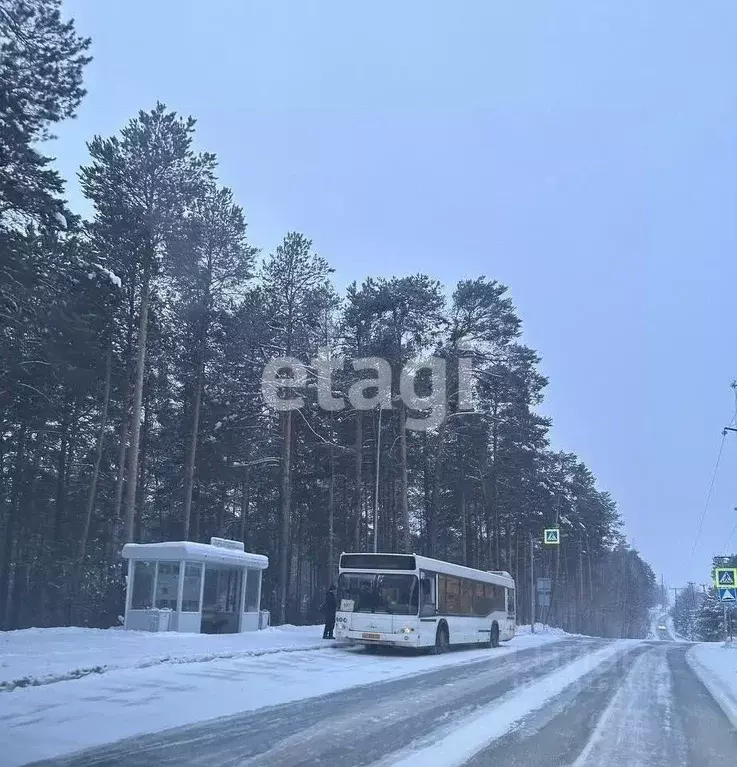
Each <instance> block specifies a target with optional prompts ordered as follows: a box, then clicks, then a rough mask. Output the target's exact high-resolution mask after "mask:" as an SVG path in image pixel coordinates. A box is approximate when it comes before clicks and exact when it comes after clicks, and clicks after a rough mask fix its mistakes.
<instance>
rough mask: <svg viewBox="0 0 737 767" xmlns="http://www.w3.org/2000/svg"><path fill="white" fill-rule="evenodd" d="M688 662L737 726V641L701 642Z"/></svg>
mask: <svg viewBox="0 0 737 767" xmlns="http://www.w3.org/2000/svg"><path fill="white" fill-rule="evenodd" d="M687 660H688V662H689V665H690V666H691V668H692V669H693V670H694V672H695V673H696V675H697V676H698V677H699V678H700V679H701V681H702V682H703V683H704V685H705V686H706V688H707V689H708V690H709V692H710V693H711V695H712V697H713V698H714V700H716V701H717V703H718V704H719V705H720V706H721V708H722V710H723V711H724V713H725V714H726V715H727V717H728V719H729V720H730V721H731V722H732V724H733V726H734V727H735V728H737V642H733V643H732V644H731V645H727V646H725V645H724V643H723V642H718V643H717V642H702V643H701V644H697V645H694V647H693V648H692V649H691V650H690V651H689V653H688V655H687Z"/></svg>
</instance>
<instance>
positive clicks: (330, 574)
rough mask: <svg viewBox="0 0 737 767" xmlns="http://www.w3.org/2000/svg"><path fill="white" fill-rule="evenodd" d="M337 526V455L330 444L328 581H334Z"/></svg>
mask: <svg viewBox="0 0 737 767" xmlns="http://www.w3.org/2000/svg"><path fill="white" fill-rule="evenodd" d="M334 526H335V456H334V448H333V446H332V445H331V446H330V481H329V482H328V575H327V581H328V583H329V584H330V583H332V582H333V577H334V572H333V559H334V558H335V552H334V550H333V549H334V542H333V528H334Z"/></svg>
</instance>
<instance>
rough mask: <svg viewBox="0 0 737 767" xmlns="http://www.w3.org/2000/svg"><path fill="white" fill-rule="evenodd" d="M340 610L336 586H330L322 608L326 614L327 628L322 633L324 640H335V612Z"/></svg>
mask: <svg viewBox="0 0 737 767" xmlns="http://www.w3.org/2000/svg"><path fill="white" fill-rule="evenodd" d="M337 608H338V602H337V600H336V599H335V586H333V584H332V583H331V584H330V588H329V589H328V590H327V593H326V594H325V601H324V602H323V603H322V605H321V606H320V609H321V610H322V611H323V612H324V614H325V628H324V630H323V632H322V638H323V639H335V637H334V636H333V631H334V629H335V611H336V610H337Z"/></svg>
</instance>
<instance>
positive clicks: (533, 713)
mask: <svg viewBox="0 0 737 767" xmlns="http://www.w3.org/2000/svg"><path fill="white" fill-rule="evenodd" d="M515 643H516V644H515ZM703 648H705V649H703ZM699 652H700V654H698V653H699ZM694 653H696V655H693V657H692V654H694ZM733 654H735V655H737V653H732V652H730V651H728V650H726V649H725V650H724V652H723V653H721V654H719V653H718V648H716V647H706V646H696V647H694V646H693V645H690V644H687V643H679V642H671V641H660V640H656V641H639V640H620V641H611V640H603V639H593V638H582V637H577V638H561V637H555V636H548V637H545V636H539V635H535V636H529V635H528V636H521V637H519V638H518V639H516V640H514V642H512V643H511V644H510V645H507V646H505V647H502V648H499V649H496V650H468V651H456V652H452V653H449V654H447V655H443V656H440V657H416V656H406V655H404V656H397V655H396V654H391V653H380V654H376V655H372V654H369V653H366V652H363V651H361V650H355V649H354V650H347V649H345V648H331V649H325V650H310V651H304V652H298V651H294V652H285V653H282V654H273V655H270V656H262V657H250V658H232V659H225V660H216V661H213V662H211V663H194V664H183V665H178V666H176V667H172V666H168V665H166V664H160V665H157V666H154V667H150V668H135V669H128V670H126V671H120V670H118V671H116V672H115V673H109V674H103V675H94V676H88V677H85V678H83V679H78V680H74V681H65V682H59V683H57V684H52V685H45V686H43V687H38V688H31V689H25V690H18V691H15V692H10V693H5V694H2V696H1V697H0V753H2V755H3V759H2V764H3V765H6V764H8V765H12V764H26V763H28V762H31V761H32V760H34V759H36V760H40V759H44V758H49V757H52V756H54V755H56V754H69V756H66V757H64V756H62V757H59V758H57V759H55V760H53V761H46V762H43V764H55V765H58V766H59V767H60V766H61V765H75V766H76V765H78V766H79V767H84V766H88V765H111V766H112V765H123V766H124V767H127V766H130V767H143V766H144V765H145V766H146V767H148V765H153V764H156V765H203V766H204V765H208V766H210V765H212V766H213V767H214V766H215V765H218V766H220V765H222V766H223V767H225V766H228V767H230V766H232V767H235V765H238V766H239V767H240V765H243V766H244V767H258V766H259V765H264V767H271V766H272V765H273V766H274V767H296V766H297V765H299V766H300V767H303V766H305V767H306V766H307V765H318V764H321V765H324V764H340V765H345V766H346V767H359V766H361V765H365V766H369V765H370V766H371V767H453V765H458V766H459V767H460V765H465V766H466V767H483V766H484V765H499V764H504V765H509V766H510V767H522V766H523V765H524V767H563V766H566V767H601V765H607V767H708V766H709V765H718V766H719V767H731V765H735V764H737V729H735V726H734V724H733V723H731V722H730V717H728V716H727V715H725V713H724V710H723V709H722V708H720V705H722V706H724V702H723V700H720V705H718V704H717V703H716V702H715V698H714V697H713V696H712V694H710V692H709V689H707V687H706V686H704V684H703V683H702V681H701V679H700V677H701V676H703V674H704V667H706V666H707V665H708V664H709V663H711V665H712V667H713V666H714V664H723V663H724V662H725V661H724V659H725V658H726V659H729V658H731V656H732V655H733ZM712 656H713V657H712ZM694 658H697V659H698V658H700V663H698V664H697V663H694ZM707 681H708V684H709V685H710V688H711V687H713V686H714V684H719V683H720V682H719V679H718V678H717V677H716V676H714V675H712V676H710V677H709V680H707ZM724 681H725V680H724V679H722V680H721V682H722V683H723V682H724ZM726 681H728V680H726ZM713 691H714V690H713V689H712V692H713ZM34 695H36V696H39V697H37V698H34ZM72 696H74V699H73V698H72ZM717 698H719V696H717ZM7 704H10V705H11V708H12V710H8V709H7ZM95 706H97V709H95ZM235 712H238V713H235ZM111 714H112V718H111ZM204 719H208V721H202V720H204ZM174 724H180V725H182V724H183V725H184V726H179V727H174V726H173V725H174ZM166 727H170V728H171V729H164V728H166ZM82 728H84V729H82ZM162 730H163V731H162ZM141 733H150V734H141ZM34 735H36V736H37V737H35V738H34ZM126 735H128V736H133V737H127V738H126V739H124V740H117V742H115V743H110V741H113V740H116V739H119V738H122V737H124V736H126ZM95 742H96V743H106V742H108V743H110V744H109V745H102V746H98V747H96V748H93V749H88V750H87V751H82V752H79V751H76V752H75V748H77V749H78V748H80V747H81V745H82V744H89V743H95ZM73 752H74V753H73ZM39 763H41V762H39Z"/></svg>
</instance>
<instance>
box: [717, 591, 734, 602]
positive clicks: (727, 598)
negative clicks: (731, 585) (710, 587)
mask: <svg viewBox="0 0 737 767" xmlns="http://www.w3.org/2000/svg"><path fill="white" fill-rule="evenodd" d="M719 601H720V602H737V589H719Z"/></svg>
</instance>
